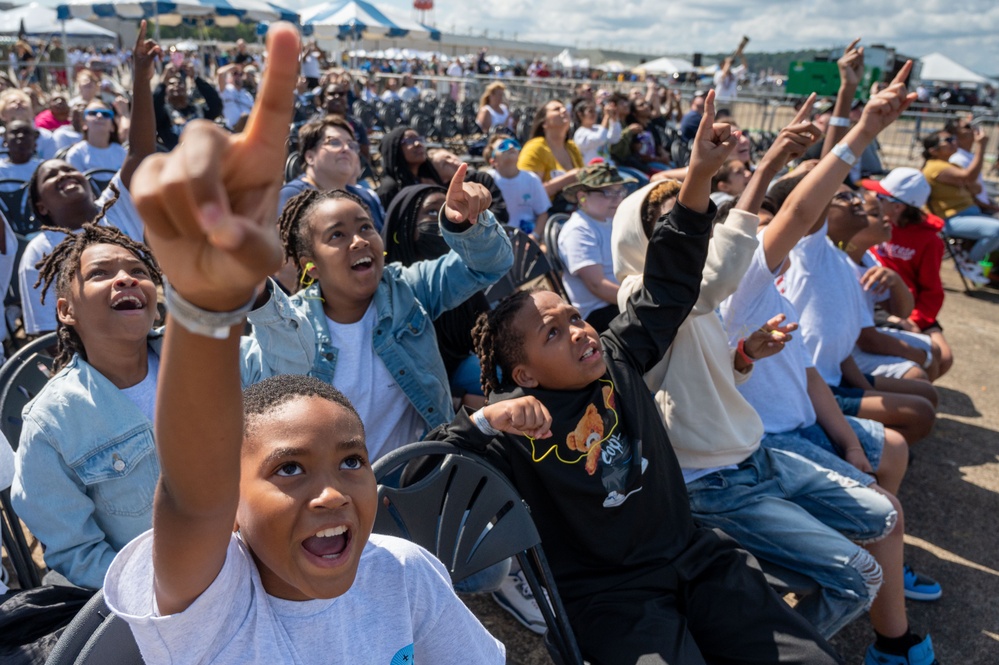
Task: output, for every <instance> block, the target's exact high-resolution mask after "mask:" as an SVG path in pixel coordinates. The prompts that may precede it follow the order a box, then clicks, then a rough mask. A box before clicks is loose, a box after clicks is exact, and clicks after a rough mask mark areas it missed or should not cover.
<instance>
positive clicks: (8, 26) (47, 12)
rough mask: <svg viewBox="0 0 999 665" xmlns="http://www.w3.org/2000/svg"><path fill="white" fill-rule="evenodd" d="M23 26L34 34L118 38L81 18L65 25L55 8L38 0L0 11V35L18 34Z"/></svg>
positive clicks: (25, 30)
mask: <svg viewBox="0 0 999 665" xmlns="http://www.w3.org/2000/svg"><path fill="white" fill-rule="evenodd" d="M22 28H23V29H24V32H25V33H26V34H28V35H33V36H43V37H56V36H60V35H64V36H67V37H86V38H100V37H103V38H106V39H108V40H109V41H114V40H115V39H117V38H118V35H117V34H116V33H114V32H112V31H110V30H106V29H105V28H102V27H101V26H99V25H94V24H93V23H88V22H87V21H81V20H80V19H70V20H68V21H66V22H65V25H63V23H62V22H61V21H59V19H58V18H56V11H55V10H54V9H52V8H51V7H45V6H43V5H40V4H38V3H37V2H32V3H31V4H30V5H24V6H23V7H14V8H13V9H10V10H7V11H4V12H0V35H16V34H18V33H20V32H21V29H22Z"/></svg>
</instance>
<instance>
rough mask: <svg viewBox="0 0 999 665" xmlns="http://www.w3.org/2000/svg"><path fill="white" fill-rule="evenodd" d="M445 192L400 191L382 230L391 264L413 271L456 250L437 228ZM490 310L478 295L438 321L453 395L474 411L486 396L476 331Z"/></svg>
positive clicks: (430, 187) (429, 187)
mask: <svg viewBox="0 0 999 665" xmlns="http://www.w3.org/2000/svg"><path fill="white" fill-rule="evenodd" d="M446 191H447V190H445V189H444V188H443V187H439V186H437V185H412V186H410V187H404V188H403V189H402V191H400V192H399V195H398V196H397V197H396V198H395V200H394V201H393V202H392V206H391V207H390V208H389V211H388V216H387V221H386V223H385V228H384V229H382V239H383V242H384V243H385V261H386V262H387V263H394V262H396V261H398V262H399V263H401V264H402V265H404V266H409V265H412V264H414V263H416V262H417V261H432V260H435V259H437V258H440V257H442V256H444V255H446V254H447V253H448V252H450V251H451V247H450V245H448V244H447V241H446V240H445V239H444V237H443V236H442V235H441V233H440V228H439V225H438V223H437V215H438V213H439V212H440V209H441V206H443V205H444V197H445V194H446ZM488 309H489V302H488V301H487V300H486V297H485V296H484V295H483V293H482V291H477V292H475V293H474V294H473V295H472V296H470V297H469V298H468V299H467V300H465V301H464V302H463V303H461V304H460V305H458V306H457V307H455V308H454V309H451V310H448V311H446V312H443V313H442V314H441V315H440V316H438V317H437V318H436V319H435V320H434V330H435V332H436V333H437V349H438V350H439V351H440V354H441V359H442V360H443V361H444V369H445V371H446V372H447V375H448V379H449V380H450V382H451V394H452V396H453V397H454V398H455V399H456V400H462V401H463V403H466V404H469V405H471V406H472V407H473V408H478V407H479V406H481V403H479V404H478V405H476V402H475V400H474V399H473V398H474V396H475V395H482V386H481V385H479V363H478V359H477V358H476V356H475V352H474V349H473V345H472V334H471V331H472V327H473V326H474V325H475V319H476V318H477V317H478V315H479V314H480V313H481V312H485V311H487V310H488ZM480 402H481V400H480Z"/></svg>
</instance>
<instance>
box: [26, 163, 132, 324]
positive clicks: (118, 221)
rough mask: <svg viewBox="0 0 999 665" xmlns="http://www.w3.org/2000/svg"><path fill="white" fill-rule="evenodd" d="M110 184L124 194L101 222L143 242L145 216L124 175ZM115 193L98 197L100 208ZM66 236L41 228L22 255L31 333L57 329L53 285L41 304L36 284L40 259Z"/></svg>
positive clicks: (106, 191) (108, 192) (105, 192)
mask: <svg viewBox="0 0 999 665" xmlns="http://www.w3.org/2000/svg"><path fill="white" fill-rule="evenodd" d="M111 184H113V185H115V186H116V187H117V188H118V191H119V192H120V193H121V194H120V196H119V197H118V200H117V201H116V202H115V204H114V205H113V206H111V208H109V209H108V212H107V215H106V216H104V217H103V218H101V220H100V221H99V222H98V224H100V225H101V226H115V227H117V228H118V229H119V230H120V231H121V232H122V233H124V234H125V235H127V236H128V237H129V238H131V239H132V240H135V241H136V242H142V236H143V232H144V229H143V226H142V218H141V217H139V212H138V211H137V210H136V209H135V204H133V203H132V196H131V194H129V192H128V190H127V189H125V186H124V185H122V183H121V174H120V173H118V174H115V176H114V178H112V179H111ZM112 196H114V195H113V194H112V193H111V187H110V186H108V188H107V189H105V190H104V192H103V193H102V194H101V196H100V198H98V199H97V207H98V208H101V207H103V205H104V204H105V203H106V202H107V201H108V199H110V198H111V197H112ZM65 237H66V234H65V233H60V232H58V231H42V232H41V233H39V234H38V235H36V236H35V237H34V238H32V239H31V242H29V243H28V246H27V247H26V248H25V249H24V254H23V255H22V256H21V264H20V265H19V266H18V270H17V278H18V280H19V283H20V286H21V308H22V316H23V319H24V330H25V332H26V333H28V334H29V335H37V334H39V333H45V332H50V331H52V330H55V329H56V313H55V301H56V295H55V290H54V286H55V285H53V286H52V287H50V288H49V292H48V293H47V294H46V297H45V304H42V287H41V285H39V286H38V288H37V289H36V288H35V286H34V284H35V282H36V281H37V280H38V268H36V267H35V264H36V263H38V262H39V261H41V260H42V259H43V258H44V257H45V256H46V255H47V254H49V253H51V252H52V249H53V248H54V247H55V246H56V245H58V244H59V243H60V242H62V239H63V238H65Z"/></svg>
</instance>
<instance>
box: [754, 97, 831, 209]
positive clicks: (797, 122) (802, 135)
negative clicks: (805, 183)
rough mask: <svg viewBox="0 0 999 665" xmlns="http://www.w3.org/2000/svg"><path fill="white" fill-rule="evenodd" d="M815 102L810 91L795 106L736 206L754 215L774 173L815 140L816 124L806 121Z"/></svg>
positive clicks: (775, 175) (778, 171) (799, 154)
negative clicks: (801, 102) (800, 102)
mask: <svg viewBox="0 0 999 665" xmlns="http://www.w3.org/2000/svg"><path fill="white" fill-rule="evenodd" d="M814 103H815V93H812V94H811V95H809V96H808V99H806V100H805V103H804V104H802V105H801V108H800V109H798V113H797V114H796V115H795V116H794V119H793V120H791V123H790V124H789V125H788V126H787V127H785V128H784V129H782V130H780V134H778V135H777V139H776V140H775V141H774V142H773V144H772V145H771V146H770V149H769V150H767V152H766V154H765V155H763V159H761V160H760V164H759V166H758V167H757V169H756V171H754V172H753V176H752V177H751V178H750V179H749V184H747V185H746V189H745V190H743V192H742V196H740V197H739V201H738V203H736V205H735V207H736V209H738V210H745V211H746V212H749V213H752V214H754V215H755V214H758V213H759V212H760V205H762V203H763V197H765V196H766V195H767V188H768V187H769V186H770V181H771V180H773V179H774V178H775V177H777V174H778V173H780V171H781V169H783V168H784V167H785V166H787V165H788V163H789V162H790V161H791V160H792V159H797V158H798V157H801V156H802V155H803V154H805V151H806V150H808V148H809V147H810V146H811V145H812V144H813V143H815V142H816V141H817V140H818V137H819V128H818V127H816V126H815V125H813V124H812V123H811V122H809V121H808V116H809V115H810V114H811V112H812V105H813V104H814Z"/></svg>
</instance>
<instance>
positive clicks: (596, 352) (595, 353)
mask: <svg viewBox="0 0 999 665" xmlns="http://www.w3.org/2000/svg"><path fill="white" fill-rule="evenodd" d="M600 355H601V352H600V347H599V346H591V347H589V348H588V349H586V351H584V352H583V355H581V356H580V357H579V359H580V360H582V361H584V362H585V361H588V360H596V359H598V358H599V357H600Z"/></svg>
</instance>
